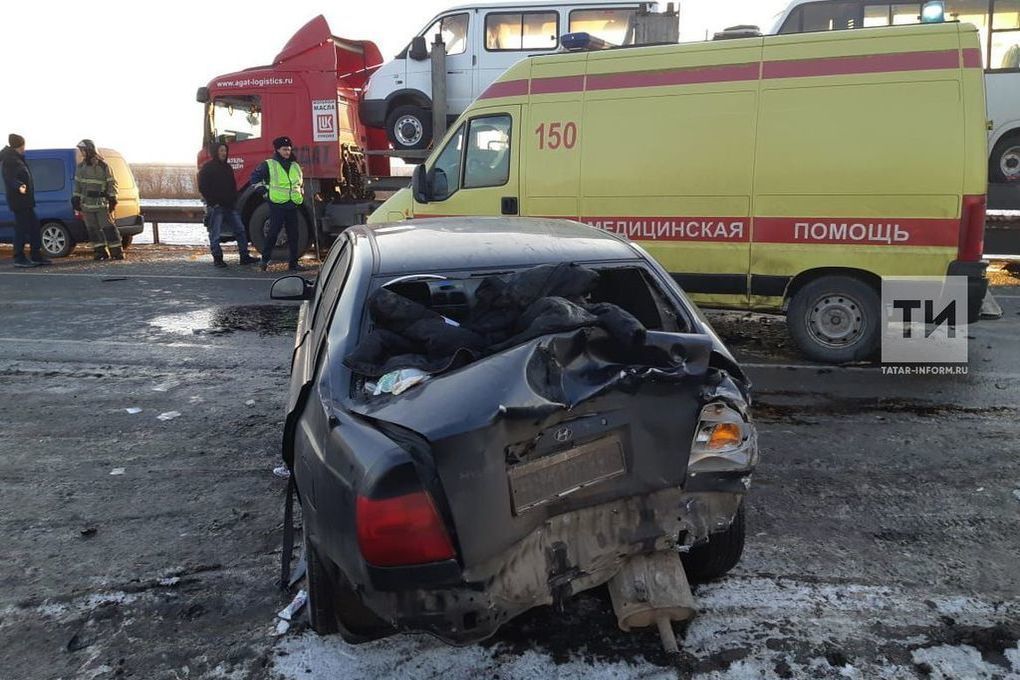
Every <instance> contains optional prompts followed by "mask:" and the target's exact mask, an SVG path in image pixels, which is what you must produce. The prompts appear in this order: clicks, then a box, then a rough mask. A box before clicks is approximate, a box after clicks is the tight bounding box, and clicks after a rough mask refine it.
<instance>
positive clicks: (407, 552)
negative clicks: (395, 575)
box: [356, 491, 456, 567]
mask: <svg viewBox="0 0 1020 680" xmlns="http://www.w3.org/2000/svg"><path fill="white" fill-rule="evenodd" d="M356 524H357V532H358V546H359V547H360V548H361V554H362V555H363V556H364V558H365V561H367V562H368V563H369V564H374V565H376V566H380V567H395V566H402V565H410V564H425V563H426V562H439V561H441V560H449V559H453V558H454V557H455V556H456V554H455V553H454V551H453V544H452V543H451V542H450V536H449V534H447V533H446V528H445V527H444V526H443V520H442V518H441V517H440V516H439V512H438V511H437V510H436V506H435V503H433V502H432V497H431V496H429V494H428V493H427V492H425V491H416V492H414V493H409V494H405V495H403V496H394V497H392V498H379V499H376V498H366V497H364V496H358V501H357V506H356Z"/></svg>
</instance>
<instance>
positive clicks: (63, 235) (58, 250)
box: [40, 222, 75, 257]
mask: <svg viewBox="0 0 1020 680" xmlns="http://www.w3.org/2000/svg"><path fill="white" fill-rule="evenodd" d="M40 238H41V240H42V249H43V252H45V253H46V254H47V255H49V256H50V257H67V256H68V255H70V254H71V251H72V250H74V246H75V242H74V238H73V237H72V236H71V232H70V230H68V228H67V227H65V226H64V225H63V224H61V223H60V222H47V223H46V224H44V225H42V230H41V232H40Z"/></svg>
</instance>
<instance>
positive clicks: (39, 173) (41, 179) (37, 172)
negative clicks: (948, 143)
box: [0, 158, 67, 191]
mask: <svg viewBox="0 0 1020 680" xmlns="http://www.w3.org/2000/svg"><path fill="white" fill-rule="evenodd" d="M26 162H27V163H28V169H29V170H30V171H31V172H32V181H33V182H34V183H35V190H36V191H60V190H61V189H63V188H64V185H65V183H66V182H67V169H66V168H65V167H64V161H62V160H60V159H59V158H29V159H27V160H26ZM0 184H2V183H0Z"/></svg>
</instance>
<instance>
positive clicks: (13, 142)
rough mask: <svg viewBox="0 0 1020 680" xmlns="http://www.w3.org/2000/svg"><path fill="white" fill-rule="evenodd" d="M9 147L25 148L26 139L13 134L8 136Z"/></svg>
mask: <svg viewBox="0 0 1020 680" xmlns="http://www.w3.org/2000/svg"><path fill="white" fill-rule="evenodd" d="M7 146H9V147H11V148H12V149H20V148H21V147H23V146H25V138H24V137H22V136H21V135H16V134H14V133H13V132H12V133H11V134H9V135H7Z"/></svg>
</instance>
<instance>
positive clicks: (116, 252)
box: [110, 246, 124, 260]
mask: <svg viewBox="0 0 1020 680" xmlns="http://www.w3.org/2000/svg"><path fill="white" fill-rule="evenodd" d="M110 257H112V258H113V259H115V260H123V259H124V249H123V248H121V247H120V246H110Z"/></svg>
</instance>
